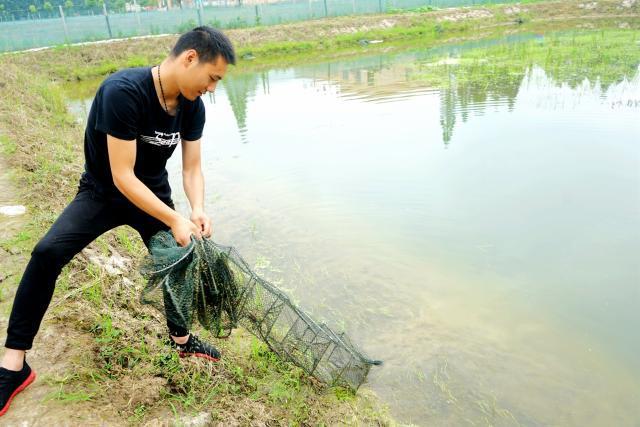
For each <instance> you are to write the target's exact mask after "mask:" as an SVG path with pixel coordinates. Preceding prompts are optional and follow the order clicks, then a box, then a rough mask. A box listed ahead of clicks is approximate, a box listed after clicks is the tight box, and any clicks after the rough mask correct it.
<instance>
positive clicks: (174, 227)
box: [171, 215, 202, 247]
mask: <svg viewBox="0 0 640 427" xmlns="http://www.w3.org/2000/svg"><path fill="white" fill-rule="evenodd" d="M171 232H172V233H173V238H174V239H176V242H178V244H179V245H180V246H182V247H185V246H188V245H189V243H191V236H192V235H193V236H195V237H196V239H201V238H202V236H201V232H200V229H199V228H198V226H197V225H195V224H194V223H193V222H191V221H189V220H188V219H186V218H185V217H183V216H181V215H180V216H178V217H177V219H176V220H175V222H173V223H172V224H171Z"/></svg>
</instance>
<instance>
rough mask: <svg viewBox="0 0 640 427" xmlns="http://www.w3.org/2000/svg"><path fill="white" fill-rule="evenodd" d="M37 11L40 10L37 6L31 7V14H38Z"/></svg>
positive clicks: (31, 5)
mask: <svg viewBox="0 0 640 427" xmlns="http://www.w3.org/2000/svg"><path fill="white" fill-rule="evenodd" d="M37 11H38V8H37V7H36V6H35V5H33V4H30V5H29V12H31V13H36V12H37Z"/></svg>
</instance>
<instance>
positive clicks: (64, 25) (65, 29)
mask: <svg viewBox="0 0 640 427" xmlns="http://www.w3.org/2000/svg"><path fill="white" fill-rule="evenodd" d="M58 9H59V10H60V18H62V26H63V27H64V42H65V43H69V31H68V30H67V21H65V20H64V12H63V10H62V5H59V6H58Z"/></svg>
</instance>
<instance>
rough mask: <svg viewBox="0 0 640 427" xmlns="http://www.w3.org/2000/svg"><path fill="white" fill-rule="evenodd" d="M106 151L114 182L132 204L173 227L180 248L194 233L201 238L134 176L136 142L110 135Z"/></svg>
mask: <svg viewBox="0 0 640 427" xmlns="http://www.w3.org/2000/svg"><path fill="white" fill-rule="evenodd" d="M107 148H108V151H109V164H110V166H111V175H112V176H113V183H114V184H115V186H116V188H118V190H120V192H121V193H122V194H123V195H124V196H125V197H126V198H127V199H129V200H130V201H131V203H133V204H134V205H136V206H137V207H139V208H140V209H142V210H143V211H145V212H146V213H148V214H149V215H151V216H152V217H154V218H157V219H158V220H160V221H162V222H163V223H164V224H166V225H167V226H168V227H170V228H171V232H172V233H173V236H174V238H175V239H176V241H177V242H178V244H180V245H181V246H186V245H188V244H189V242H190V241H191V235H192V234H193V235H195V236H196V237H198V238H199V237H200V231H199V230H198V227H196V225H195V224H194V223H192V222H191V221H189V220H188V219H186V218H184V217H183V216H182V215H180V214H179V213H177V212H176V211H174V210H173V209H171V208H170V207H169V206H167V205H166V204H164V203H163V202H162V200H160V199H159V198H158V196H156V195H155V194H153V192H152V191H151V190H150V189H149V187H147V186H146V185H144V184H143V183H142V181H140V180H139V179H138V177H137V176H136V175H135V173H134V171H133V167H134V166H135V163H136V141H135V140H132V141H125V140H123V139H118V138H115V137H113V136H111V135H107Z"/></svg>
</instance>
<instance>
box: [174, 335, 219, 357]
mask: <svg viewBox="0 0 640 427" xmlns="http://www.w3.org/2000/svg"><path fill="white" fill-rule="evenodd" d="M171 342H172V343H173V346H174V347H175V348H177V349H178V352H179V355H180V357H188V356H195V357H202V358H204V359H208V360H212V361H214V362H217V361H218V360H220V352H219V351H218V349H217V348H215V347H214V346H212V345H211V344H207V343H206V342H203V341H200V338H198V337H197V336H195V335H193V334H189V340H188V341H187V342H186V343H184V344H177V343H176V342H175V341H173V340H171Z"/></svg>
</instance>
